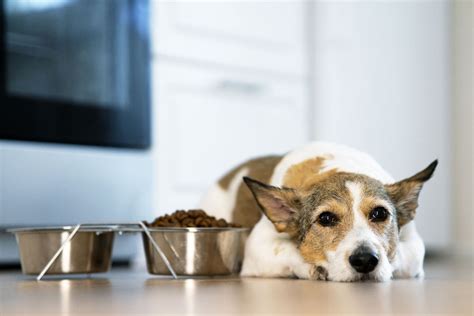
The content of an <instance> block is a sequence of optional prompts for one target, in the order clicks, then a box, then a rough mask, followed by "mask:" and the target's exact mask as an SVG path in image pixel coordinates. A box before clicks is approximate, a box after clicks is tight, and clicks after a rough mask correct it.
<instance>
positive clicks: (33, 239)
mask: <svg viewBox="0 0 474 316" xmlns="http://www.w3.org/2000/svg"><path fill="white" fill-rule="evenodd" d="M73 228H74V227H69V226H65V227H50V228H48V227H44V228H19V229H12V230H10V232H12V233H14V234H15V236H16V240H17V243H18V248H19V251H20V261H21V269H22V271H23V273H25V274H39V273H40V272H41V271H42V270H43V268H45V266H46V265H47V264H48V262H49V261H50V260H51V259H52V258H53V256H54V255H55V253H56V252H57V251H58V249H59V248H60V247H61V245H62V244H63V243H64V242H65V241H66V240H67V238H68V236H69V235H70V234H71V232H72V230H73ZM113 241H114V232H113V231H112V230H108V229H92V228H89V229H81V230H79V231H78V232H77V233H76V235H75V236H74V238H72V239H71V240H70V241H69V242H68V243H67V244H66V245H65V247H64V249H63V251H62V252H61V254H60V255H59V256H58V257H57V258H56V260H55V261H54V263H53V264H52V265H51V267H50V268H49V269H48V270H47V271H46V274H74V273H98V272H107V271H108V270H109V268H110V264H111V254H112V245H113Z"/></svg>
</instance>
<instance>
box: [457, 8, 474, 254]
mask: <svg viewBox="0 0 474 316" xmlns="http://www.w3.org/2000/svg"><path fill="white" fill-rule="evenodd" d="M473 18H474V17H473V4H472V1H455V2H454V10H453V50H454V51H453V53H454V54H453V63H454V64H453V66H454V69H453V70H454V76H453V97H454V98H453V110H454V115H453V133H454V135H453V137H454V161H453V176H454V183H453V187H454V190H453V202H454V211H455V213H454V215H455V216H454V221H453V242H452V245H453V247H454V248H455V250H457V251H458V252H460V253H462V254H468V255H469V254H470V255H472V254H473V252H474V244H473V235H472V229H473V226H474V225H473V215H472V213H473V212H474V208H473V199H472V196H473V195H474V190H473V186H472V182H473V176H474V175H473V168H472V165H473V157H472V150H473V145H474V138H473V130H472V124H473V122H474V117H473V111H472V107H473V98H472V88H473V82H472V77H473V72H474V68H473V64H472V58H473V57H472V56H473V55H472V54H473V51H472V45H473V42H472V38H473V36H474V34H473V28H474V25H473V21H472V20H473Z"/></svg>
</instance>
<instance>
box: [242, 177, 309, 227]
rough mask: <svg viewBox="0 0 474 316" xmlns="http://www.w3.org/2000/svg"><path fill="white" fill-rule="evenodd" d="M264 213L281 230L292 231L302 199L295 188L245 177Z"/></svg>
mask: <svg viewBox="0 0 474 316" xmlns="http://www.w3.org/2000/svg"><path fill="white" fill-rule="evenodd" d="M244 182H245V183H246V184H247V186H248V187H249V189H250V191H251V192H252V194H253V196H254V197H255V200H256V201H257V204H258V205H259V206H260V208H261V209H262V211H263V213H264V214H265V215H266V216H267V217H268V219H269V220H270V221H271V222H272V223H273V225H275V228H276V229H277V231H279V232H287V233H290V234H291V233H292V232H293V230H294V228H295V227H294V226H295V218H296V215H297V213H298V211H299V210H300V208H301V200H300V199H299V197H298V195H297V193H296V191H295V190H293V189H287V188H281V189H280V188H277V187H274V186H271V185H267V184H264V183H262V182H259V181H257V180H253V179H251V178H248V177H244Z"/></svg>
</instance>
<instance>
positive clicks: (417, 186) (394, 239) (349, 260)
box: [244, 161, 437, 281]
mask: <svg viewBox="0 0 474 316" xmlns="http://www.w3.org/2000/svg"><path fill="white" fill-rule="evenodd" d="M436 165H437V161H434V162H433V163H431V164H430V165H429V166H428V167H427V168H426V169H424V170H422V171H421V172H419V173H417V174H415V175H414V176H412V177H410V178H407V179H405V180H402V181H399V182H396V183H393V184H386V185H384V184H382V183H381V182H380V181H378V180H375V179H373V178H370V177H368V176H365V175H361V174H355V173H346V172H337V171H333V172H331V171H329V172H326V173H325V175H324V176H321V177H319V178H318V179H317V181H314V182H313V183H311V185H309V186H304V187H299V188H287V187H282V188H277V187H274V186H270V185H267V184H264V183H261V182H258V181H255V180H253V179H250V178H244V181H245V183H246V184H247V185H248V187H249V188H250V190H251V191H252V193H253V195H254V197H255V199H256V201H257V203H258V204H259V205H260V207H261V209H262V210H263V212H264V213H265V215H266V216H267V217H268V219H269V220H270V221H271V222H272V223H273V224H274V226H275V228H276V230H277V231H278V232H285V233H288V235H289V236H290V237H291V238H292V239H293V240H294V242H295V243H296V244H297V247H298V249H299V251H300V253H301V255H302V257H303V258H304V260H305V261H306V262H308V263H310V264H311V265H313V267H314V271H315V273H316V274H319V277H318V278H322V279H327V280H334V281H357V280H366V279H367V280H369V279H372V280H378V281H383V280H387V279H390V278H391V276H392V268H391V264H390V262H391V261H392V260H393V259H394V256H395V253H396V248H397V244H398V234H399V230H400V228H401V227H402V226H403V225H405V224H407V223H408V222H410V221H411V220H412V219H413V218H414V217H415V213H416V208H417V206H418V202H417V201H418V196H419V193H420V190H421V188H422V186H423V184H424V182H426V181H427V180H428V179H430V178H431V176H432V175H433V172H434V170H435V168H436Z"/></svg>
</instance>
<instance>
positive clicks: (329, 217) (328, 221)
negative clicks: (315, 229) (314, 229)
mask: <svg viewBox="0 0 474 316" xmlns="http://www.w3.org/2000/svg"><path fill="white" fill-rule="evenodd" d="M337 222H339V218H338V217H337V215H336V214H334V213H331V212H323V213H321V214H319V217H318V223H319V225H321V226H324V227H329V226H334V225H336V224H337Z"/></svg>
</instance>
